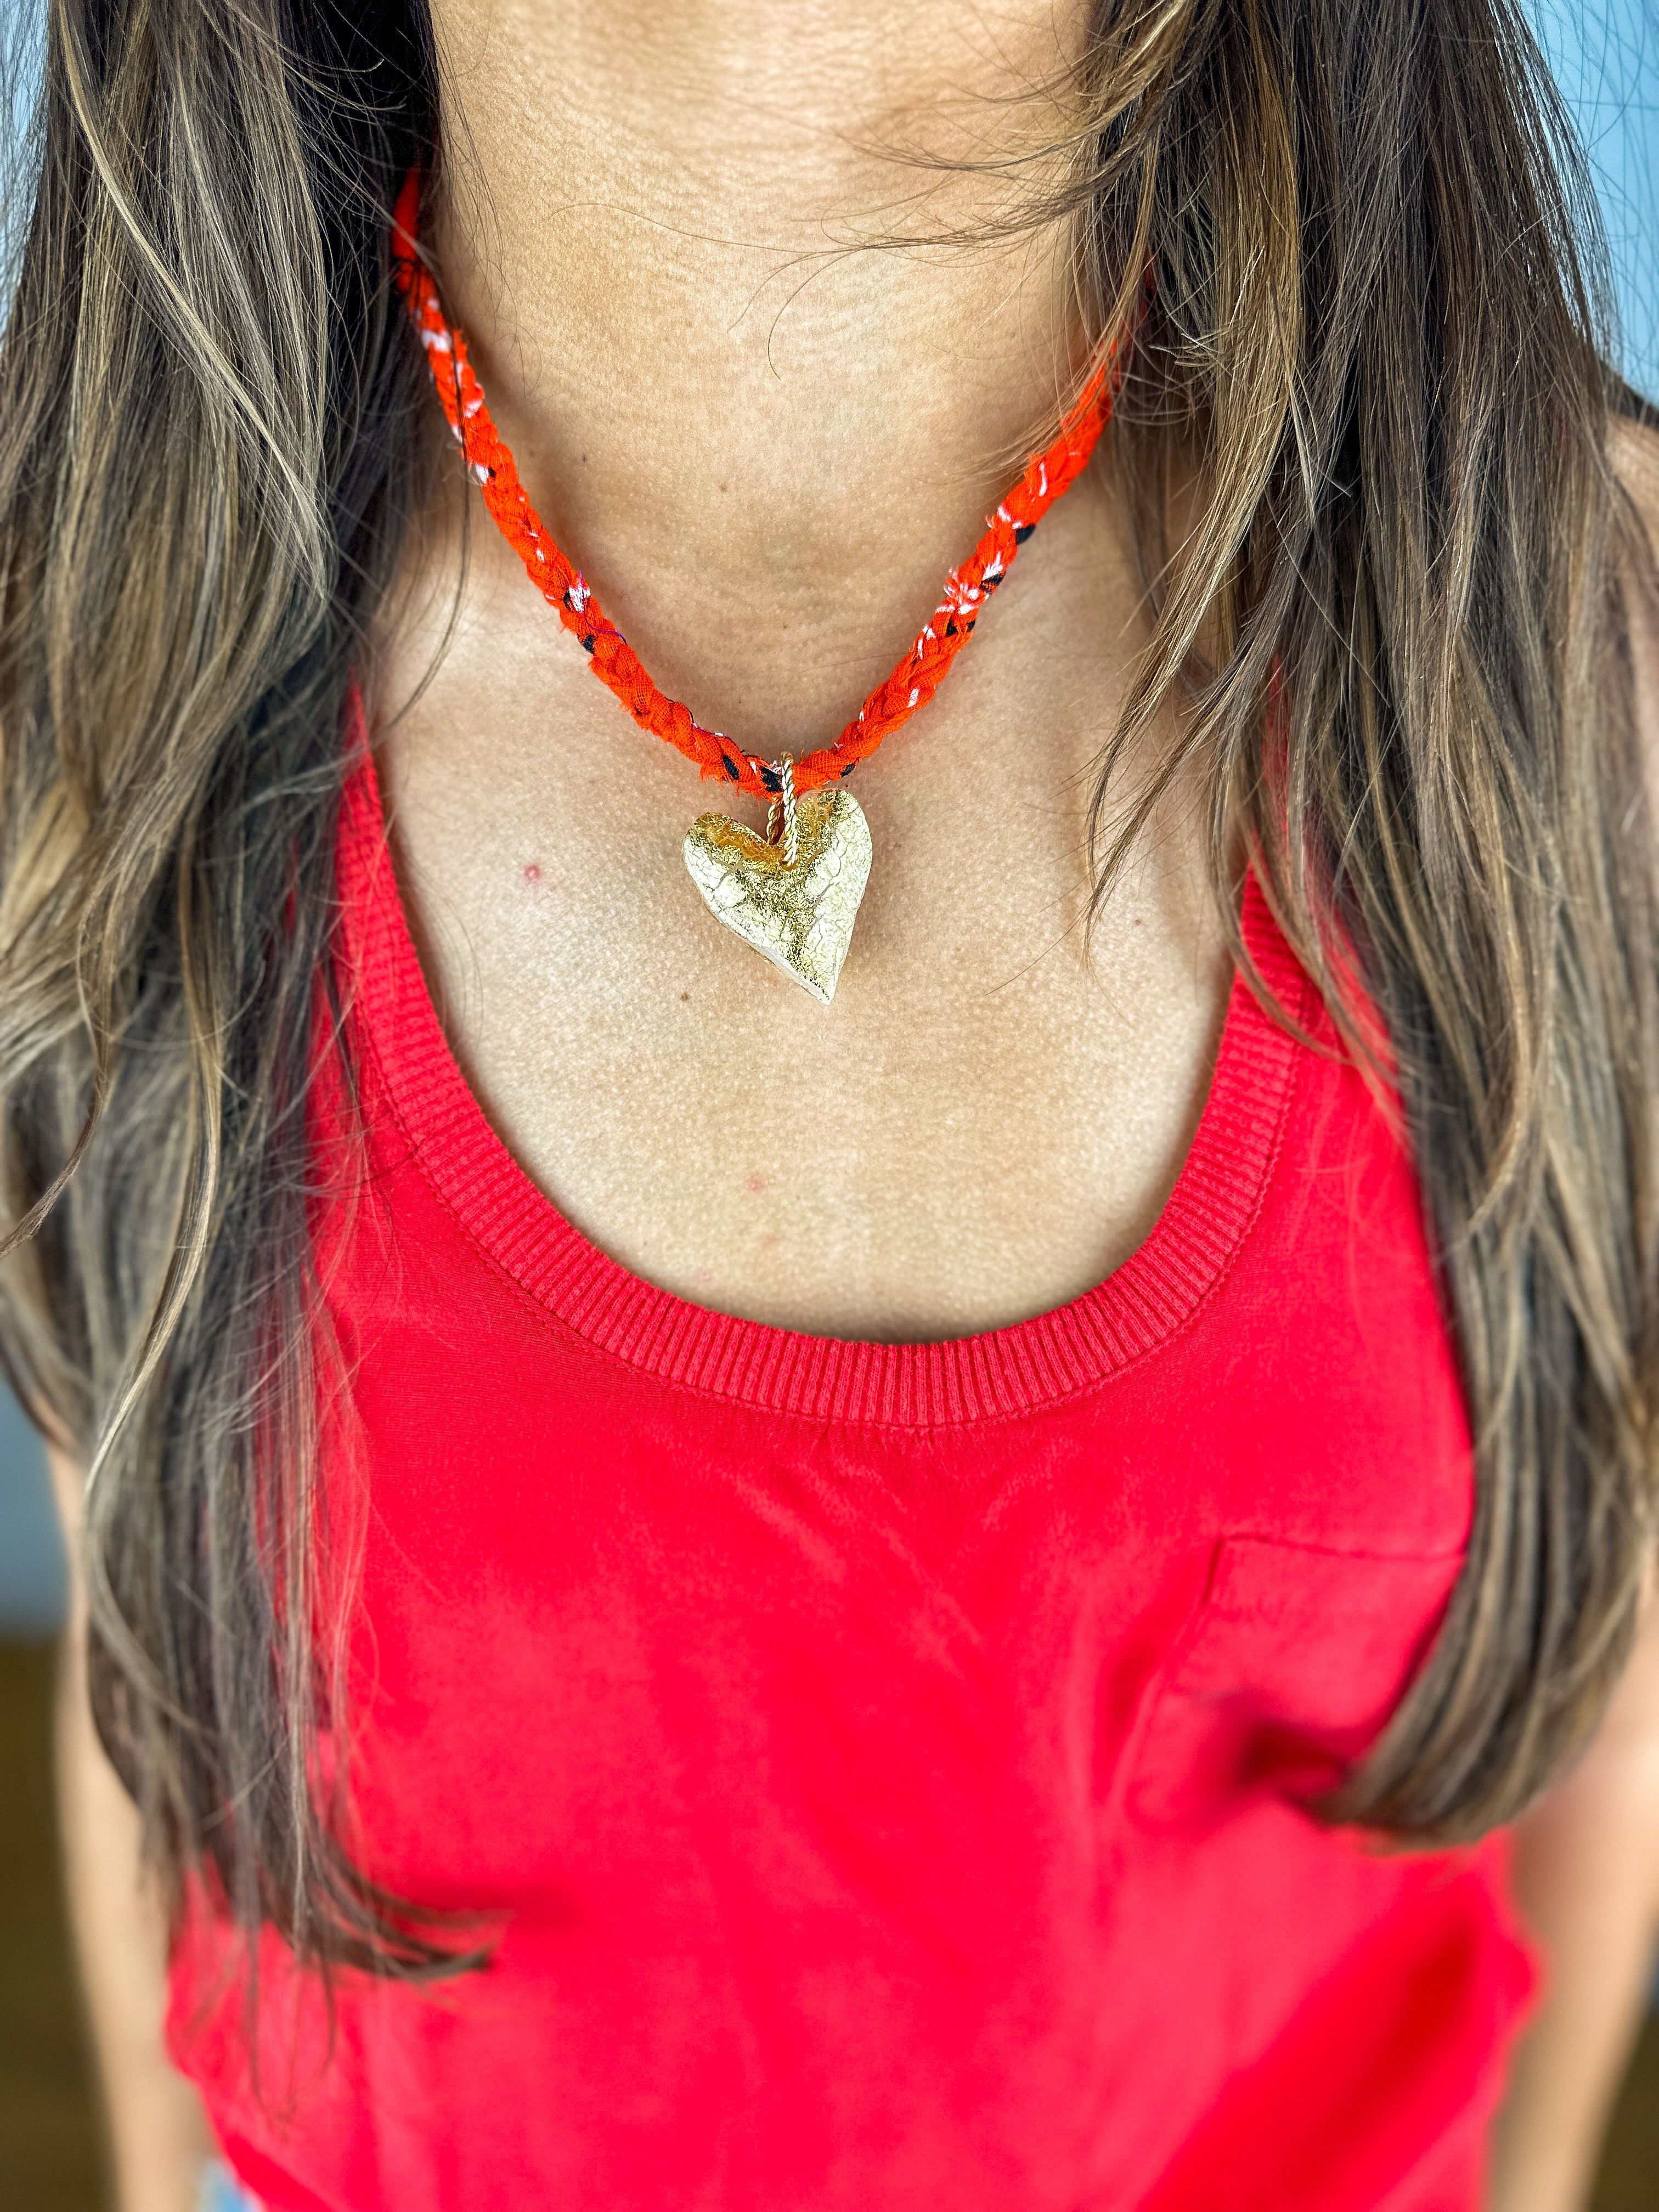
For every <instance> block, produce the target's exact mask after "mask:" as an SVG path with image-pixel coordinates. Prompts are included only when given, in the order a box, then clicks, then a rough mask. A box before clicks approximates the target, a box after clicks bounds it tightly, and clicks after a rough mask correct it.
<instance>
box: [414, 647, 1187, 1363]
mask: <svg viewBox="0 0 1659 2212" xmlns="http://www.w3.org/2000/svg"><path fill="white" fill-rule="evenodd" d="M590 688H592V689H595V690H597V687H590ZM600 704H601V705H602V706H608V705H609V704H610V702H608V701H603V700H601V702H600ZM607 734H609V735H610V736H611V737H612V738H614V736H615V732H607ZM623 734H624V736H625V735H626V734H627V733H626V732H624V733H623ZM524 744H525V746H526V750H523V751H520V742H519V741H518V740H515V739H513V738H512V737H510V736H508V737H506V738H503V741H502V744H501V746H500V748H499V749H498V750H497V751H496V752H495V755H494V757H489V758H483V759H481V758H479V757H477V755H476V754H475V755H474V757H472V759H471V762H470V763H469V765H468V766H467V767H466V769H465V772H464V773H463V772H461V771H460V769H459V768H458V767H456V766H454V765H453V764H452V763H451V762H450V760H449V759H448V758H447V757H446V756H445V755H444V754H443V753H442V751H441V750H440V749H438V748H435V747H434V748H432V749H429V750H428V749H423V748H422V746H421V745H420V744H416V743H410V744H405V745H404V747H403V749H402V750H400V751H399V750H394V751H393V753H392V757H391V759H390V762H389V764H388V765H389V772H390V781H391V786H392V791H393V793H394V795H395V803H396V817H395V818H396V829H397V837H398V856H399V866H400V872H401V873H402V876H403V879H404V893H405V897H406V899H407V901H408V902H409V904H410V907H411V908H412V909H413V911H414V914H415V916H416V926H417V929H418V933H419V935H420V939H421V947H422V959H423V962H424V964H425V968H426V971H427V975H428V979H429V981H430V982H431V984H432V986H433V989H434V994H435V997H436V998H437V1000H438V1001H439V1004H440V1006H441V1009H442V1012H443V1017H444V1022H445V1027H446V1029H447V1033H448V1035H449V1037H450V1040H451V1042H452V1044H453V1047H454V1048H455V1050H456V1052H457V1054H458V1055H459V1058H460V1060H461V1062H462V1064H463V1066H465V1069H466V1072H467V1074H468V1077H469V1079H470V1081H471V1085H472V1087H473V1089H474V1090H475V1091H476V1092H477V1094H478V1096H479V1097H480V1098H481V1099H482V1101H483V1104H484V1106H485V1107H486V1109H487V1110H488V1112H489V1117H490V1119H491V1121H493V1123H494V1124H495V1127H496V1128H497V1130H498V1131H499V1132H500V1133H501V1136H502V1137H503V1139H505V1141H506V1143H507V1146H508V1148H509V1150H510V1151H511V1152H513V1155H514V1156H515V1158H518V1160H519V1161H520V1163H521V1164H523V1165H524V1166H525V1168H526V1170H528V1172H529V1173H530V1174H531V1176H532V1177H533V1179H534V1180H535V1181H536V1182H538V1184H539V1185H540V1186H541V1188H543V1189H544V1191H545V1192H546V1193H547V1194H549V1195H550V1197H551V1198H552V1199H553V1200H554V1201H555V1203H556V1205H557V1206H559V1207H560V1209H561V1211H562V1212H563V1213H564V1214H565V1215H566V1216H567V1218H569V1219H570V1220H572V1221H573V1222H574V1223H575V1224H576V1225H577V1226H578V1227H580V1229H581V1230H583V1231H585V1233H586V1234H587V1235H588V1236H589V1237H592V1239H593V1240H594V1241H595V1242H596V1243H599V1245H600V1246H601V1247H602V1248H603V1249H605V1250H606V1251H607V1252H609V1253H611V1255H613V1256H614V1257H616V1258H617V1259H618V1260H619V1261H622V1262H623V1264H624V1265H625V1266H627V1267H629V1268H630V1269H631V1270H633V1271H634V1272H635V1273H639V1274H641V1275H643V1276H645V1277H647V1279H650V1280H651V1281H653V1282H654V1283H656V1284H658V1285H661V1286H662V1287H664V1288H665V1289H668V1290H670V1291H674V1292H676V1293H677V1294H678V1295H680V1296H681V1297H685V1298H688V1299H690V1300H693V1301H695V1302H696V1303H697V1304H702V1305H709V1306H714V1307H715V1308H718V1309H719V1310H721V1311H724V1312H727V1313H732V1314H739V1315H743V1316H747V1317H749V1318H750V1319H754V1320H759V1321H763V1322H771V1323H774V1324H777V1325H781V1326H786V1327H791V1328H799V1329H804V1330H809V1331H811V1332H814V1333H817V1334H829V1335H835V1336H846V1337H854V1336H862V1337H882V1338H887V1339H891V1340H904V1339H909V1340H918V1339H922V1338H928V1337H945V1336H950V1335H954V1334H963V1333H967V1332H969V1331H973V1330H979V1329H984V1328H991V1327H996V1326H1000V1325H1004V1324H1006V1323H1008V1322H1014V1321H1017V1320H1019V1319H1022V1318H1024V1317H1025V1316H1028V1315H1030V1314H1033V1313H1036V1312H1040V1311H1042V1310H1045V1309H1047V1308H1050V1307H1053V1306H1054V1305H1057V1304H1062V1303H1064V1302H1065V1301H1066V1299H1068V1298H1071V1297H1076V1296H1077V1295H1079V1294H1080V1293H1081V1292H1082V1291H1085V1290H1087V1289H1088V1288H1090V1287H1091V1285H1093V1284H1095V1283H1097V1282H1098V1281H1099V1280H1100V1279H1102V1278H1103V1276H1104V1275H1105V1274H1106V1273H1109V1271H1110V1269H1111V1268H1112V1267H1114V1266H1115V1265H1116V1264H1117V1263H1118V1262H1119V1261H1121V1260H1122V1259H1123V1258H1125V1257H1126V1256H1127V1254H1128V1253H1129V1252H1130V1251H1132V1250H1133V1249H1134V1247H1135V1246H1136V1245H1137V1244H1138V1243H1139V1242H1140V1241H1141V1239H1142V1238H1143V1237H1145V1235H1146V1232H1147V1231H1148V1230H1149V1229H1150V1227H1151V1226H1152V1221H1153V1220H1154V1218H1156V1215H1157V1212H1158V1208H1159V1206H1161V1205H1162V1203H1163V1201H1164V1198H1165V1196H1166V1194H1167V1193H1168V1191H1169V1189H1170V1186H1171V1184H1172V1183H1173V1182H1174V1180H1175V1177H1176V1172H1177V1170H1178V1168H1179V1165H1180V1163H1181V1159H1182V1156H1183V1153H1184V1151H1185V1148H1186V1146H1187V1144H1188V1140H1189V1139H1190V1136H1191V1133H1192V1130H1193V1127H1194V1124H1195V1121H1196V1119H1197V1115H1198V1111H1199V1108H1200V1103H1201V1101H1202V1097H1203V1095H1204V1091H1205V1086H1206V1082H1207V1080H1208V1076H1209V1071H1210V1066H1211V1061H1212V1054H1213V1050H1214V1046H1215V1039H1216V1036H1217V1032H1218V1028H1219V1024H1220V1018H1221V1011H1222V1006H1223V1002H1224V1000H1225V984H1226V978H1225V966H1224V963H1223V961H1222V958H1221V957H1220V952H1219V947H1218V929H1217V927H1216V924H1215V922H1214V919H1213V917H1212V915H1210V914H1209V913H1208V912H1207V910H1206V907H1205V903H1204V897H1203V892H1202V889H1201V884H1200V880H1199V874H1198V871H1197V869H1196V867H1195V866H1194V861H1193V856H1192V855H1191V854H1188V853H1178V854H1177V853H1174V852H1171V851H1169V850H1165V851H1164V852H1163V853H1162V854H1160V855H1159V857H1158V860H1157V861H1156V863H1154V862H1152V861H1151V860H1149V861H1148V862H1147V863H1146V865H1145V866H1143V867H1142V868H1141V869H1140V870H1139V872H1138V873H1137V874H1136V876H1135V877H1134V878H1133V880H1131V881H1130V882H1129V883H1127V884H1126V885H1125V886H1124V887H1123V890H1122V891H1121V895H1120V896H1118V897H1117V898H1115V900H1114V901H1113V902H1112V903H1111V905H1110V906H1109V909H1108V912H1107V915H1106V916H1105V918H1104V919H1103V923H1102V925H1101V927H1100V930H1099V932H1098V933H1097V937H1096V939H1095V940H1094V941H1093V943H1092V944H1091V945H1089V946H1088V947H1086V948H1085V944H1084V931H1083V927H1082V920H1081V916H1082V909H1083V904H1084V875H1083V871H1082V867H1081V864H1080V860H1079V854H1078V852H1077V850H1076V833H1077V824H1076V823H1075V821H1074V820H1073V812H1072V806H1071V802H1070V801H1069V800H1068V801H1067V802H1066V804H1062V803H1061V801H1060V799H1058V798H1057V797H1056V796H1055V794H1054V793H1052V792H1050V791H1044V790H1043V789H1042V788H1041V787H1039V786H1037V785H1036V783H1035V782H1034V783H1032V784H1031V785H1030V786H1023V785H1021V784H1020V783H1019V782H1018V780H1015V781H1009V780H1008V779H1007V777H1006V772H1004V773H1002V780H1001V781H999V780H998V778H997V777H994V776H991V775H981V776H974V775H963V776H959V777H957V778H956V779H954V780H952V781H948V782H945V783H940V782H939V781H938V780H937V778H936V777H935V776H933V775H924V774H922V773H921V772H920V771H919V770H918V769H917V767H916V763H915V760H914V759H912V760H908V761H906V760H902V759H896V760H895V761H894V762H893V763H887V762H886V761H885V760H884V762H883V763H882V766H883V777H882V779H881V780H880V781H872V784H871V786H870V787H869V788H868V789H866V791H865V793H864V794H863V796H864V798H865V800H866V806H867V810H868V813H869V817H870V820H871V824H872V834H873V837H874V843H875V860H874V866H873V867H872V876H871V881H870V887H869V890H868V892H867V894H866V899H865V902H864V906H863V909H862V911H861V913H860V919H859V922H858V925H857V929H856V931H855V934H854V945H853V951H852V952H851V955H850V956H849V958H848V963H847V965H846V968H845V969H844V970H843V972H842V980H841V983H840V987H839V988H838V990H837V993H836V999H835V1001H834V1004H833V1005H832V1006H828V1007H825V1006H820V1005H818V1004H817V1003H816V1002H815V1001H814V1000H812V999H811V998H810V997H809V996H808V995H807V994H805V992H803V991H801V990H800V989H799V987H797V986H795V985H794V984H793V983H792V982H791V981H788V980H787V978H785V977H784V976H782V975H780V974H779V973H778V972H777V971H776V970H775V969H773V968H771V967H769V965H767V964H766V963H764V962H763V961H762V960H761V959H760V958H759V957H757V955H756V954H755V953H754V952H753V951H751V950H750V948H749V947H747V946H746V945H744V944H743V943H742V942H741V940H740V939H738V938H737V937H736V936H735V935H733V934H732V933H728V932H726V931H725V930H723V929H722V928H721V927H720V925H719V923H718V922H717V921H715V920H714V918H713V917H712V916H711V915H709V914H708V912H707V911H706V910H705V909H704V908H703V907H702V903H701V902H700V900H699V897H698V895H697V892H696V888H695V886H694V885H693V884H692V882H691V880H690V877H689V876H688V874H687V872H686V870H685V868H684V865H683V863H682V860H681V855H680V851H679V844H680V838H681V836H682V834H683V831H684V826H685V822H686V819H687V818H688V817H689V816H690V812H691V811H692V810H693V809H694V808H701V807H702V806H704V805H710V804H714V803H717V800H718V794H717V793H712V792H710V791H709V790H708V787H702V789H701V790H699V789H698V787H696V785H695V784H694V783H693V782H691V781H690V780H689V779H688V778H687V777H686V775H685V774H684V763H679V762H678V761H677V760H674V759H671V758H665V759H663V760H660V761H659V760H658V759H656V758H655V757H647V759H646V760H645V762H644V763H642V764H635V766H636V768H637V773H636V775H635V779H634V781H632V782H631V783H630V785H629V787H628V788H627V789H625V790H621V791H619V790H618V789H617V787H616V786H615V784H614V783H613V782H612V781H611V780H610V779H609V778H607V777H605V776H602V775H597V774H596V775H593V776H592V777H591V778H589V777H585V776H583V775H572V774H571V773H570V772H569V771H568V767H567V768H566V769H563V770H562V772H561V773H560V774H559V775H540V776H538V774H537V773H536V769H535V761H534V757H533V748H532V747H531V746H530V744H529V740H528V739H527V738H526V740H524ZM658 750H659V751H661V750H662V749H661V748H659V749H658ZM578 757H582V755H581V754H580V749H578ZM1005 770H1006V764H1005ZM1073 798H1075V794H1073Z"/></svg>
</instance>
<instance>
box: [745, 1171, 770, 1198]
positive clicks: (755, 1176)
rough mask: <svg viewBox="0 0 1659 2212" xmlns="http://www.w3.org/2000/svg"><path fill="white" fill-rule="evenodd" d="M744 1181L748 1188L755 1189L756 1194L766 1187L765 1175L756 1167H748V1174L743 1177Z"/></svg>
mask: <svg viewBox="0 0 1659 2212" xmlns="http://www.w3.org/2000/svg"><path fill="white" fill-rule="evenodd" d="M744 1184H745V1185H746V1186H747V1188H749V1189H750V1190H752V1191H755V1192H756V1193H757V1194H758V1193H759V1192H761V1191H763V1190H764V1189H765V1188H766V1177H765V1176H763V1174H762V1173H761V1172H760V1170H759V1169H758V1168H750V1170H749V1172H748V1174H747V1175H746V1176H744Z"/></svg>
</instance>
